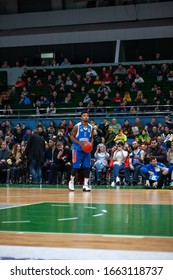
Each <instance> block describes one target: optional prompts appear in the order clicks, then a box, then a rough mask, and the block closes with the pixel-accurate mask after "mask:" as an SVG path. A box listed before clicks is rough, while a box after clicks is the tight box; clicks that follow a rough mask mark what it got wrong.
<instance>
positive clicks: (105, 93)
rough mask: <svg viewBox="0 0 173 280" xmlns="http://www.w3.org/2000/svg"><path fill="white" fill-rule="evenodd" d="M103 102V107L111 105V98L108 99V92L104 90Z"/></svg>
mask: <svg viewBox="0 0 173 280" xmlns="http://www.w3.org/2000/svg"><path fill="white" fill-rule="evenodd" d="M103 102H104V104H105V106H109V105H110V104H111V103H112V98H111V97H110V94H109V91H108V90H105V91H104V92H103Z"/></svg>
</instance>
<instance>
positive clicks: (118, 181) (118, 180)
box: [116, 176, 121, 185]
mask: <svg viewBox="0 0 173 280" xmlns="http://www.w3.org/2000/svg"><path fill="white" fill-rule="evenodd" d="M120 182H121V181H120V177H118V176H117V178H116V185H119V184H120Z"/></svg>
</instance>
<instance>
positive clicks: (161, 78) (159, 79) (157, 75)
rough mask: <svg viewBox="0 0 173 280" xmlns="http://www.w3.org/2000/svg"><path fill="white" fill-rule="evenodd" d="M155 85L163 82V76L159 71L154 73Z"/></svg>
mask: <svg viewBox="0 0 173 280" xmlns="http://www.w3.org/2000/svg"><path fill="white" fill-rule="evenodd" d="M155 79H156V83H159V82H162V81H163V80H164V74H163V73H162V71H161V70H159V71H158V72H157V73H156V78H155Z"/></svg>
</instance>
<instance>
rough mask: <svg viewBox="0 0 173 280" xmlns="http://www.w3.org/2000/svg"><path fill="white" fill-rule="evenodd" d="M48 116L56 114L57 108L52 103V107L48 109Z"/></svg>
mask: <svg viewBox="0 0 173 280" xmlns="http://www.w3.org/2000/svg"><path fill="white" fill-rule="evenodd" d="M46 114H49V115H53V114H56V107H55V105H54V103H53V102H52V101H51V102H50V105H49V106H48V107H47V108H46Z"/></svg>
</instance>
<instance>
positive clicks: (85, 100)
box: [83, 93, 92, 104]
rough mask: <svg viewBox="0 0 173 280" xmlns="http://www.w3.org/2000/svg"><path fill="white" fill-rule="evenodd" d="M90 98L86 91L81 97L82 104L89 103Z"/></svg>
mask: <svg viewBox="0 0 173 280" xmlns="http://www.w3.org/2000/svg"><path fill="white" fill-rule="evenodd" d="M90 101H92V100H91V97H90V95H89V94H88V93H87V94H86V96H85V97H84V99H83V104H89V103H90Z"/></svg>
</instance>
